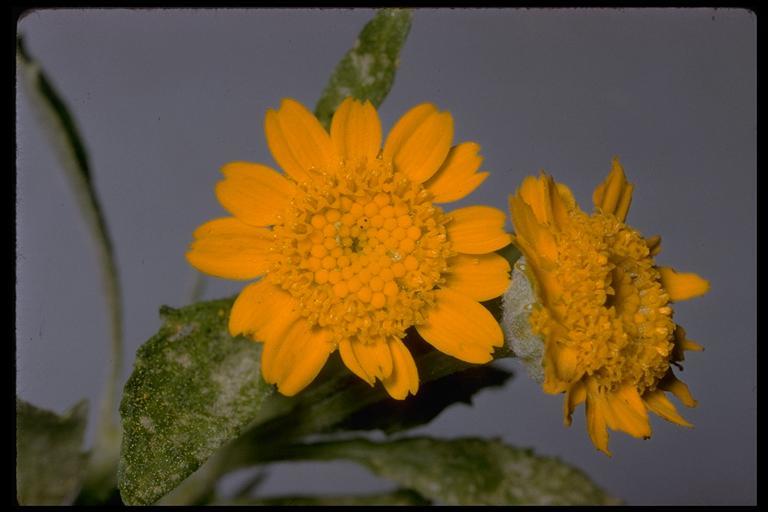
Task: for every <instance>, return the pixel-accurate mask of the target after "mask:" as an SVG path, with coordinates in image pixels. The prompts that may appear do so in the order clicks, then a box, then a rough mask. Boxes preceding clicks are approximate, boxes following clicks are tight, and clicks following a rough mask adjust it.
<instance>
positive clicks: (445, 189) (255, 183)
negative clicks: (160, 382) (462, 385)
mask: <svg viewBox="0 0 768 512" xmlns="http://www.w3.org/2000/svg"><path fill="white" fill-rule="evenodd" d="M264 127H265V131H266V137H267V143H268V145H269V149H270V151H271V153H272V156H273V157H274V159H275V161H276V162H277V163H278V164H279V166H280V167H282V169H283V171H285V174H279V173H278V172H276V171H274V170H272V169H270V168H269V167H267V166H264V165H261V164H255V163H246V162H233V163H229V164H227V165H225V166H224V167H223V168H222V172H223V174H224V177H225V178H224V180H223V181H221V182H219V183H218V185H217V186H216V195H217V197H218V199H219V201H220V202H221V204H222V205H223V206H224V208H225V209H227V210H228V211H229V213H231V214H232V215H233V217H226V218H221V219H216V220H213V221H210V222H208V223H206V224H203V225H202V226H200V227H199V228H198V229H197V230H196V231H195V233H194V241H193V242H192V245H191V247H190V250H189V252H188V253H187V259H188V261H189V262H190V263H191V264H192V265H193V266H194V267H195V268H197V269H199V270H201V271H203V272H206V273H208V274H212V275H214V276H218V277H223V278H228V279H242V280H250V279H254V278H257V277H259V276H263V277H261V279H260V280H258V281H256V282H255V283H252V284H250V285H248V286H246V287H245V288H244V289H243V290H242V292H241V293H240V295H239V296H238V298H237V300H236V301H235V303H234V305H233V307H232V312H231V314H230V318H229V331H230V333H231V334H232V335H238V334H244V335H247V336H250V337H251V338H252V339H254V340H255V341H263V342H264V343H265V345H264V351H263V353H262V374H263V377H264V379H265V380H266V381H267V382H269V383H272V384H277V386H278V390H279V391H280V392H281V393H282V394H284V395H288V396H291V395H294V394H296V393H298V392H299V391H301V390H302V389H303V388H304V387H306V386H307V385H308V384H309V383H310V382H312V380H313V379H314V378H315V377H316V376H317V374H318V372H319V371H320V370H321V368H322V367H323V366H324V365H325V363H326V361H327V359H328V357H329V355H330V354H331V353H332V352H334V351H335V350H336V349H338V350H339V352H340V355H341V359H342V360H343V362H344V364H345V365H346V366H347V367H348V368H349V369H350V370H351V371H352V372H354V373H355V374H356V375H358V376H359V377H360V378H361V379H363V380H365V381H366V382H368V383H369V384H370V385H374V383H375V381H376V379H379V380H381V381H382V383H383V384H384V387H385V388H386V390H387V391H388V392H389V394H390V395H391V396H392V397H394V398H397V399H404V398H405V397H406V396H407V395H408V393H409V392H410V393H412V394H415V393H416V391H417V390H418V386H419V377H418V373H417V369H416V365H415V364H414V361H413V358H412V356H411V354H410V352H409V351H408V349H407V348H406V346H405V345H404V343H403V341H402V339H403V338H404V337H405V333H406V330H407V329H408V328H409V327H411V326H415V327H416V330H417V331H418V332H419V334H420V335H421V336H422V337H423V338H424V339H425V340H426V341H427V342H429V343H430V344H432V345H433V346H434V347H435V348H437V349H438V350H440V351H442V352H444V353H446V354H449V355H451V356H454V357H456V358H458V359H461V360H463V361H467V362H471V363H485V362H488V361H490V360H491V358H492V355H491V354H492V352H493V350H494V347H499V346H501V345H502V344H503V335H502V332H501V329H500V327H499V325H498V323H497V322H496V321H495V320H494V318H493V316H492V315H491V313H490V312H489V311H488V310H487V309H485V308H484V307H483V306H482V305H481V304H479V301H485V300H489V299H491V298H493V297H497V296H499V295H501V294H502V293H504V290H505V289H506V287H507V285H508V284H509V270H510V269H509V265H508V263H507V262H506V260H505V259H504V258H502V257H501V256H499V255H497V254H495V253H494V252H493V251H496V250H497V249H500V248H502V247H504V246H506V245H507V244H508V243H509V242H510V235H509V234H508V233H506V232H504V230H503V225H504V221H505V215H504V213H503V212H502V211H501V210H498V209H495V208H490V207H485V206H470V207H466V208H460V209H457V210H455V211H453V212H451V213H450V214H447V213H445V212H444V211H443V210H442V209H441V208H440V207H438V206H436V205H435V203H446V202H451V201H456V200H458V199H461V198H463V197H465V196H466V195H468V194H469V193H470V192H472V191H473V190H474V189H475V188H477V186H478V185H480V183H482V182H483V180H484V179H485V178H486V177H487V175H488V173H486V172H477V170H478V168H479V167H480V164H481V162H482V158H481V157H480V156H479V154H478V152H479V149H480V148H479V146H478V145H477V144H475V143H473V142H465V143H462V144H459V145H457V146H454V147H451V140H452V138H453V119H452V117H451V115H450V114H449V113H447V112H439V111H438V110H437V108H435V106H434V105H431V104H429V103H425V104H421V105H418V106H417V107H415V108H413V109H412V110H410V111H409V112H408V113H406V114H405V115H404V116H403V117H402V118H401V119H400V120H399V121H398V122H397V123H396V124H395V126H394V127H393V129H392V131H391V132H390V134H389V136H388V137H387V139H386V142H385V143H384V146H383V149H382V146H381V142H382V130H381V123H380V121H379V117H378V114H377V113H376V109H375V108H374V107H373V106H372V105H371V103H370V102H367V101H366V102H365V103H362V102H360V101H357V100H354V99H351V98H348V99H346V100H345V101H344V102H343V103H342V104H341V105H340V106H339V108H338V110H337V112H336V114H335V115H334V117H333V120H332V123H331V130H330V134H329V133H328V132H327V131H326V130H325V129H324V128H323V127H322V125H321V124H320V123H319V122H318V120H317V119H316V118H315V117H314V116H313V115H312V114H311V113H310V112H309V111H308V110H307V109H306V108H305V107H303V106H302V105H301V104H299V103H298V102H296V101H294V100H291V99H284V100H283V101H282V104H281V106H280V109H279V110H277V111H274V110H269V111H268V112H267V115H266V119H265V123H264Z"/></svg>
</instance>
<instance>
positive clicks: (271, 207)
mask: <svg viewBox="0 0 768 512" xmlns="http://www.w3.org/2000/svg"><path fill="white" fill-rule="evenodd" d="M221 172H222V173H223V174H224V176H225V179H224V180H222V181H220V182H219V183H217V184H216V197H217V198H218V199H219V202H220V203H221V205H222V206H223V207H224V208H226V209H227V211H229V212H230V213H231V214H232V215H234V216H235V217H237V218H238V219H240V220H241V221H243V222H245V223H247V224H251V225H253V226H269V225H271V224H275V223H276V222H277V220H278V218H279V215H280V214H281V213H282V212H283V210H285V209H286V208H288V206H289V205H290V201H291V198H292V197H293V196H294V195H295V194H296V187H295V186H294V185H293V184H292V183H291V182H289V181H288V180H287V179H285V178H284V177H283V176H281V175H280V174H278V173H277V172H275V171H274V170H272V169H270V168H269V167H267V166H265V165H260V164H253V163H250V162H231V163H228V164H226V165H225V166H223V167H222V168H221Z"/></svg>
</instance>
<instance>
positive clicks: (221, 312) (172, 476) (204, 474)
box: [118, 298, 510, 504]
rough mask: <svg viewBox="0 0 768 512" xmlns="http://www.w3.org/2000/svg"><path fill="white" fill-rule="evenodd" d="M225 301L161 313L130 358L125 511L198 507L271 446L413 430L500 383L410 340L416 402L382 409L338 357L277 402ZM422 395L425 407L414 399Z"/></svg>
mask: <svg viewBox="0 0 768 512" xmlns="http://www.w3.org/2000/svg"><path fill="white" fill-rule="evenodd" d="M232 302H233V299H231V298H230V299H223V300H217V301H208V302H201V303H198V304H194V305H191V306H187V307H185V308H182V309H179V310H174V309H171V308H163V309H161V312H162V314H163V316H164V319H165V322H164V325H163V326H162V328H161V329H160V331H159V332H158V334H157V335H155V336H154V337H153V338H152V339H150V340H149V341H148V342H147V343H146V344H144V345H143V346H142V347H141V348H140V349H139V352H138V355H137V360H136V366H135V368H134V371H133V374H132V375H131V378H130V379H129V380H128V383H127V384H126V387H125V392H124V395H123V402H122V405H121V414H122V417H123V429H124V441H123V446H122V453H121V463H120V470H119V475H118V476H119V483H120V489H121V493H122V496H123V500H124V501H125V502H126V503H153V502H155V501H157V500H158V499H159V498H161V497H163V496H165V497H164V498H163V503H165V504H187V503H199V502H201V501H202V500H204V499H205V497H206V496H208V495H209V494H210V493H211V492H212V489H213V488H214V486H215V482H216V480H217V479H218V477H219V476H221V475H223V474H226V473H228V472H230V471H232V470H234V469H237V468H239V467H244V466H248V465H250V464H252V463H254V462H258V460H260V459H261V458H262V457H263V456H264V455H263V454H264V453H267V452H271V450H272V448H273V447H275V446H278V444H284V443H291V442H297V441H299V440H301V439H302V438H303V437H305V436H308V435H313V434H318V433H335V432H339V431H347V430H352V429H354V430H358V429H381V430H384V431H388V432H396V431H400V430H404V429H407V428H412V427H414V426H417V425H420V424H423V423H426V422H428V421H430V420H431V419H432V418H434V417H435V416H437V415H438V414H439V413H440V412H441V411H442V410H444V409H445V408H446V407H448V406H450V405H451V404H453V403H455V402H460V401H463V402H468V401H470V399H471V397H472V396H473V395H474V394H475V393H477V392H478V391H480V390H481V389H484V388H486V387H491V386H499V385H501V384H503V383H504V382H505V381H506V380H507V379H508V378H509V375H510V374H509V373H508V372H506V371H505V370H500V369H496V368H491V367H478V366H477V365H472V364H470V363H465V362H463V361H459V360H458V359H455V358H453V357H449V356H446V355H445V354H442V353H440V352H438V351H436V350H434V349H433V348H431V347H430V346H429V345H428V344H427V343H426V342H424V341H423V340H421V339H420V338H419V337H418V335H417V334H416V333H415V332H411V333H410V334H409V336H408V337H407V339H406V340H405V343H406V345H407V346H408V347H409V349H410V350H411V352H412V354H413V356H414V360H415V361H416V365H417V367H418V368H419V375H420V388H421V389H420V390H419V393H418V394H417V395H416V396H415V397H409V398H408V399H406V400H404V401H395V400H393V399H391V398H390V397H389V395H388V394H387V392H386V391H385V390H384V388H383V386H382V385H381V384H380V383H378V384H376V386H375V387H373V388H372V387H371V386H369V385H368V384H366V383H365V382H363V381H362V380H360V378H358V377H357V376H355V375H354V374H352V372H350V371H349V370H348V369H347V368H346V367H345V366H344V365H343V364H342V363H341V360H340V358H339V357H338V355H337V354H334V355H332V356H331V358H330V359H329V361H328V363H327V364H326V365H325V367H324V368H323V370H322V371H321V372H320V374H319V375H318V376H317V378H316V379H315V381H314V382H313V383H312V384H311V385H310V386H308V387H307V388H306V389H305V390H304V391H302V392H301V393H299V394H298V395H296V396H294V397H285V396H282V395H280V394H277V393H274V392H273V387H272V386H269V385H267V384H266V383H264V381H263V380H262V379H261V377H260V376H259V371H258V370H259V361H260V357H261V353H260V351H261V345H260V344H256V343H253V342H250V341H247V340H245V339H244V338H232V337H230V336H229V334H228V332H227V319H228V318H229V311H230V308H231V306H232ZM505 355H506V353H505V352H504V351H501V352H500V355H499V357H502V356H505ZM457 387H458V388H461V390H460V391H456V388H457ZM430 396H431V397H432V399H433V400H430V402H429V406H428V407H427V406H425V402H424V400H425V398H422V397H430ZM212 411H215V412H212ZM366 411H367V412H366ZM374 416H375V417H374ZM246 426H248V429H247V431H245V433H244V434H243V435H241V434H242V433H243V430H244V427H246ZM238 436H239V437H238ZM230 441H232V442H230ZM225 445H226V446H225ZM220 447H223V448H222V449H221V450H219V449H218V448H220ZM201 465H202V467H200V466H201ZM198 468H199V469H198ZM182 482H183V483H182ZM179 484H182V485H179ZM177 486H178V487H177ZM171 490H173V493H171V494H168V493H169V491H171ZM166 494H167V495H166Z"/></svg>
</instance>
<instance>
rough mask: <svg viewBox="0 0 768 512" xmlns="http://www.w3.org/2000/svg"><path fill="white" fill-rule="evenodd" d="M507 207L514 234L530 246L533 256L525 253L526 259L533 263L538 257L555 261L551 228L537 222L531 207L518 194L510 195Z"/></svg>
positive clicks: (554, 246) (555, 253)
mask: <svg viewBox="0 0 768 512" xmlns="http://www.w3.org/2000/svg"><path fill="white" fill-rule="evenodd" d="M509 209H510V213H511V216H512V225H513V227H514V229H515V234H516V235H517V236H518V237H522V238H523V239H525V241H526V242H527V243H528V245H530V246H531V249H532V250H531V256H534V257H533V258H531V257H529V255H528V254H526V259H528V260H529V261H531V262H534V263H535V262H536V259H538V258H545V259H547V260H549V261H551V262H554V261H556V260H557V243H556V242H555V238H554V235H553V234H552V230H551V229H549V228H548V227H547V226H546V225H544V224H541V223H540V222H539V220H538V219H537V218H536V214H535V213H534V212H533V209H532V208H531V207H530V206H529V205H528V204H526V203H525V201H523V199H522V198H521V197H520V196H510V198H509ZM518 245H519V244H518Z"/></svg>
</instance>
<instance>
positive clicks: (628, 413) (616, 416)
mask: <svg viewBox="0 0 768 512" xmlns="http://www.w3.org/2000/svg"><path fill="white" fill-rule="evenodd" d="M604 396H605V405H606V414H605V418H606V421H607V422H608V426H609V427H611V428H612V429H615V430H621V431H623V432H626V433H627V434H629V435H631V436H633V437H638V438H641V439H646V438H648V437H650V436H651V425H650V423H649V422H648V413H647V411H646V409H645V404H643V400H642V399H641V398H640V394H639V393H638V392H637V389H636V388H635V387H634V386H624V387H621V388H619V389H618V390H617V391H615V392H612V393H606V394H605V395H604Z"/></svg>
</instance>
